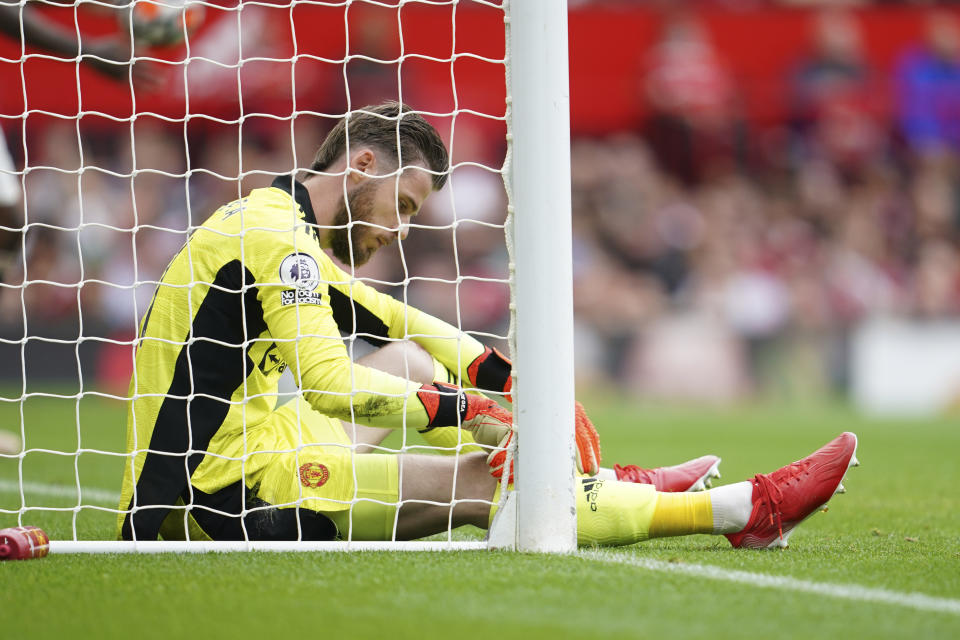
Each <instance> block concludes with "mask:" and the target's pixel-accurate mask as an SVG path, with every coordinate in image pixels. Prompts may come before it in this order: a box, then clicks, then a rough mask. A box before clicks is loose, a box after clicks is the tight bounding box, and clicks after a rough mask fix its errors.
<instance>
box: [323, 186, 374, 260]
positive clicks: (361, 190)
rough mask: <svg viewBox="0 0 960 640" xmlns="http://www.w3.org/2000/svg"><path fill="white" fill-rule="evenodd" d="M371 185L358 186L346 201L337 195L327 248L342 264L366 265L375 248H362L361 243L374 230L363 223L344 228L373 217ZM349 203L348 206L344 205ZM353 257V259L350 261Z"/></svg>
mask: <svg viewBox="0 0 960 640" xmlns="http://www.w3.org/2000/svg"><path fill="white" fill-rule="evenodd" d="M373 190H374V186H373V185H372V184H370V183H364V184H361V185H359V186H358V187H357V188H356V189H354V190H353V192H351V193H350V194H348V195H347V197H346V200H344V197H343V196H340V208H339V209H337V212H336V214H334V216H333V225H334V228H333V229H330V249H331V250H332V251H333V255H334V257H335V258H336V259H337V260H339V261H340V262H342V263H343V264H346V265H350V264H353V265H354V266H358V267H359V266H360V265H363V264H366V263H367V261H368V260H370V258H371V257H373V254H374V253H375V252H376V250H377V248H378V247H379V245H378V246H377V247H374V248H372V249H371V248H368V247H365V246H364V244H363V241H364V240H365V239H366V238H367V236H368V235H370V233H371V232H372V231H373V227H369V226H367V225H364V224H354V226H353V227H352V228H348V227H347V225H348V224H349V223H350V221H351V220H353V222H366V221H369V220H370V218H371V217H372V214H371V209H372V208H373ZM348 204H349V207H348V206H347V205H348ZM351 258H352V260H351Z"/></svg>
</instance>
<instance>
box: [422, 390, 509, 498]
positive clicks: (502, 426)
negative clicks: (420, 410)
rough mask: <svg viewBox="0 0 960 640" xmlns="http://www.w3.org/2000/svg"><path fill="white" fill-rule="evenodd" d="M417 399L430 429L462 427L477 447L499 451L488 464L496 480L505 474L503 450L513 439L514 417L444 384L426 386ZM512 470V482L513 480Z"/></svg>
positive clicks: (503, 410) (495, 406) (490, 457)
mask: <svg viewBox="0 0 960 640" xmlns="http://www.w3.org/2000/svg"><path fill="white" fill-rule="evenodd" d="M417 398H419V399H420V402H422V403H423V406H424V408H425V409H426V410H427V416H428V418H429V422H428V423H427V426H426V429H427V430H429V429H433V428H434V427H455V426H458V424H459V426H460V428H461V429H466V430H467V431H469V432H470V433H471V434H472V435H473V439H474V440H476V441H477V444H480V445H483V446H485V447H494V448H496V449H499V450H497V451H494V452H493V453H491V454H490V455H489V456H488V457H487V464H489V465H490V466H491V468H492V469H491V471H490V473H492V474H493V475H494V476H495V477H497V478H499V477H500V476H501V475H502V474H503V464H504V459H505V458H506V454H505V452H504V451H503V450H502V449H503V448H505V447H506V445H507V443H509V442H510V439H511V437H512V436H513V414H511V413H510V412H509V411H507V410H506V409H504V408H503V407H501V406H500V405H499V404H497V403H496V402H494V401H493V400H490V399H489V398H484V397H483V396H478V395H474V394H469V393H464V391H463V389H461V388H460V387H456V386H454V385H451V384H445V383H443V382H435V383H433V384H425V385H423V386H422V387H420V390H419V391H417ZM512 475H513V470H512V469H511V482H512V481H513V477H512Z"/></svg>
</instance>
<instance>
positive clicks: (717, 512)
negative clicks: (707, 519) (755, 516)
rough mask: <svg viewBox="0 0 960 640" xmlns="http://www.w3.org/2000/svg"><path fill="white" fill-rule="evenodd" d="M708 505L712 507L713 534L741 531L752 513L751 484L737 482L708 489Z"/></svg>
mask: <svg viewBox="0 0 960 640" xmlns="http://www.w3.org/2000/svg"><path fill="white" fill-rule="evenodd" d="M707 493H709V494H710V504H711V505H712V506H713V532H714V533H736V532H738V531H743V529H744V527H746V526H747V521H749V520H750V513H751V512H752V511H753V500H752V498H753V483H752V482H737V483H735V484H727V485H724V486H722V487H717V488H716V489H710V490H709V491H708V492H707Z"/></svg>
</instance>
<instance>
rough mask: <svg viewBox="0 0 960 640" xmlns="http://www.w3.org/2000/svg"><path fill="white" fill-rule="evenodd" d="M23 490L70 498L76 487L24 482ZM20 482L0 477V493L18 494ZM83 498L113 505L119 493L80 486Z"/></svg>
mask: <svg viewBox="0 0 960 640" xmlns="http://www.w3.org/2000/svg"><path fill="white" fill-rule="evenodd" d="M22 486H23V492H24V493H29V494H31V495H41V496H51V497H54V498H72V499H73V500H76V499H77V496H78V493H77V488H76V487H75V486H73V485H66V484H44V483H41V482H24V483H23V485H22ZM20 487H21V484H20V483H19V482H17V481H15V480H3V479H0V493H12V494H16V495H20ZM82 490H83V499H84V500H89V501H92V502H99V503H107V504H111V505H115V504H116V502H117V500H119V499H120V494H119V493H117V492H116V491H108V490H106V489H97V488H94V487H82Z"/></svg>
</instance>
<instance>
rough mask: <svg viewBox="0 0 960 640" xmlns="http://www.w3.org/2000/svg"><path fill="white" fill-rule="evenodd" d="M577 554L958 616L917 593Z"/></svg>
mask: <svg viewBox="0 0 960 640" xmlns="http://www.w3.org/2000/svg"><path fill="white" fill-rule="evenodd" d="M579 555H580V556H581V557H583V558H586V559H588V560H597V561H599V562H607V563H612V564H625V565H630V566H634V567H638V568H641V569H647V570H648V571H660V572H662V573H678V574H681V575H686V576H694V577H697V578H707V579H709V580H719V581H723V582H737V583H740V584H747V585H750V586H753V587H761V588H766V589H781V590H783V591H798V592H801V593H813V594H817V595H822V596H828V597H831V598H842V599H845V600H859V601H862V602H878V603H881V604H892V605H897V606H900V607H908V608H911V609H918V610H920V611H937V612H940V613H952V614H954V615H960V600H954V599H952V598H938V597H936V596H928V595H926V594H923V593H917V592H903V591H890V590H888V589H880V588H877V587H865V586H862V585H859V584H841V583H830V582H813V581H812V580H801V579H799V578H791V577H789V576H772V575H769V574H764V573H753V572H750V571H739V570H737V569H725V568H723V567H717V566H712V565H705V564H684V563H676V562H664V561H663V560H654V559H652V558H637V557H632V556H627V555H623V554H615V553H611V552H609V551H581V552H580V554H579Z"/></svg>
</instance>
